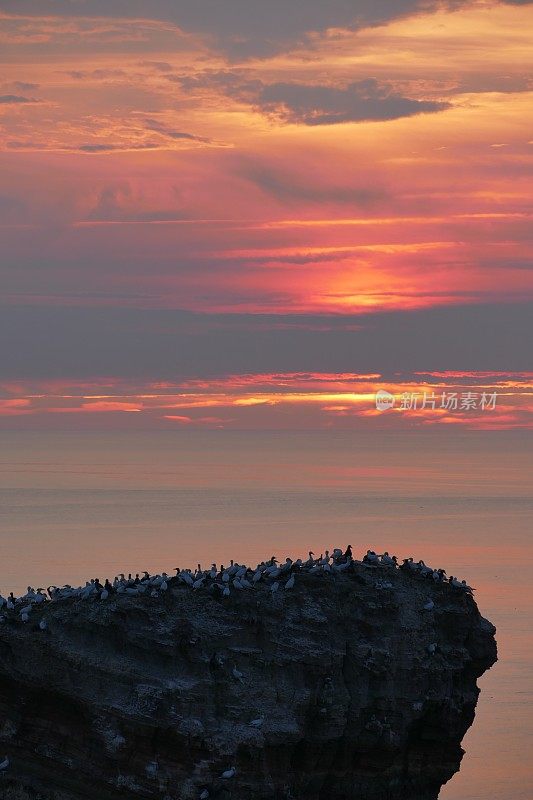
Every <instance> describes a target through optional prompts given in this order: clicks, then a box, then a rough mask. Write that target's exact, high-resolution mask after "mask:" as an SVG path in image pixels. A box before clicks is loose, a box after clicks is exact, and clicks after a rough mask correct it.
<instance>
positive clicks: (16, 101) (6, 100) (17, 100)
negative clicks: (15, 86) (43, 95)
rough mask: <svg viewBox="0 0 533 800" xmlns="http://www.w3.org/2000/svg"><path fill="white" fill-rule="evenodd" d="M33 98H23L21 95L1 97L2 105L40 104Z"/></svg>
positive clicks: (0, 102)
mask: <svg viewBox="0 0 533 800" xmlns="http://www.w3.org/2000/svg"><path fill="white" fill-rule="evenodd" d="M38 102H39V101H38V100H35V98H33V97H23V96H22V95H20V94H3V95H0V104H2V105H23V104H24V103H38Z"/></svg>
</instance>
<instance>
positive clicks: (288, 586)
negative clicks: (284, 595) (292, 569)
mask: <svg viewBox="0 0 533 800" xmlns="http://www.w3.org/2000/svg"><path fill="white" fill-rule="evenodd" d="M294 583H295V577H294V575H291V577H290V578H289V580H288V581H287V583H286V584H285V588H286V589H292V588H293V587H294Z"/></svg>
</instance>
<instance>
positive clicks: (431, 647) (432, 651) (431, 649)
mask: <svg viewBox="0 0 533 800" xmlns="http://www.w3.org/2000/svg"><path fill="white" fill-rule="evenodd" d="M426 650H427V651H428V653H429V655H430V656H433V655H435V653H436V652H437V643H436V642H432V643H431V644H428V646H427V647H426Z"/></svg>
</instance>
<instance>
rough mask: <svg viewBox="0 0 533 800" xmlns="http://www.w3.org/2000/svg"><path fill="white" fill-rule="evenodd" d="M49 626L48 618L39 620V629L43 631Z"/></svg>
mask: <svg viewBox="0 0 533 800" xmlns="http://www.w3.org/2000/svg"><path fill="white" fill-rule="evenodd" d="M47 628H48V625H47V623H46V620H45V619H42V620H41V621H40V622H39V630H41V631H45V630H46V629H47Z"/></svg>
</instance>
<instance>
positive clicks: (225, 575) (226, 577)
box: [222, 570, 229, 583]
mask: <svg viewBox="0 0 533 800" xmlns="http://www.w3.org/2000/svg"><path fill="white" fill-rule="evenodd" d="M222 580H223V582H224V583H229V572H228V571H227V570H226V571H225V572H224V574H223V575H222Z"/></svg>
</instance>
